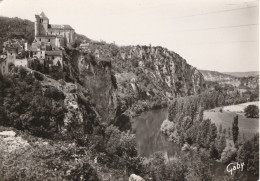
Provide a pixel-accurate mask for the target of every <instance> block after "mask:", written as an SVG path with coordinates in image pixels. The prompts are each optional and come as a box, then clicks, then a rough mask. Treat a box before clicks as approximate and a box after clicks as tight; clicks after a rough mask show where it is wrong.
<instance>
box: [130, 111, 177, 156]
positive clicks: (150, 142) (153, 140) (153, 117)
mask: <svg viewBox="0 0 260 181" xmlns="http://www.w3.org/2000/svg"><path fill="white" fill-rule="evenodd" d="M167 114H168V113H167V109H158V110H151V111H147V112H144V113H142V114H141V115H140V116H138V117H135V118H133V120H132V128H133V130H134V131H135V133H136V142H137V149H138V152H139V154H140V155H141V156H145V157H149V156H151V155H152V154H153V153H155V152H157V151H161V152H163V153H164V155H165V157H166V158H167V160H171V159H174V157H176V155H178V153H179V152H180V146H178V145H177V144H175V143H172V142H170V141H168V140H167V137H166V136H165V135H163V134H162V133H161V132H160V127H161V124H162V122H163V121H164V120H165V119H167V116H168V115H167Z"/></svg>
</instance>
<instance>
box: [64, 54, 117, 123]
mask: <svg viewBox="0 0 260 181" xmlns="http://www.w3.org/2000/svg"><path fill="white" fill-rule="evenodd" d="M65 59H66V60H65V62H66V64H65V72H66V73H67V75H66V77H67V79H72V80H73V81H74V82H75V83H76V84H77V87H78V96H79V97H80V100H81V102H82V104H83V105H84V109H82V111H83V115H84V116H85V119H86V118H89V117H90V116H91V117H92V118H93V117H95V118H94V119H97V120H102V122H103V123H109V122H110V121H112V120H113V118H114V113H115V109H116V105H117V103H116V97H115V87H114V84H113V82H112V81H113V80H112V78H111V77H112V74H111V62H110V61H98V60H97V59H95V57H94V56H93V55H92V54H91V53H84V52H80V51H78V50H67V51H66V54H65Z"/></svg>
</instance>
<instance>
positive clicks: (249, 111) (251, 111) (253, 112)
mask: <svg viewBox="0 0 260 181" xmlns="http://www.w3.org/2000/svg"><path fill="white" fill-rule="evenodd" d="M245 116H246V117H247V118H258V117H259V108H258V106H256V105H248V106H247V107H246V108H245Z"/></svg>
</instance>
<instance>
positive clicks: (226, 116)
mask: <svg viewBox="0 0 260 181" xmlns="http://www.w3.org/2000/svg"><path fill="white" fill-rule="evenodd" d="M258 103H259V102H249V103H244V104H238V105H231V106H226V107H223V108H222V109H223V112H222V113H221V112H220V109H221V108H215V109H211V110H207V111H205V112H204V118H205V119H211V121H212V122H213V123H215V124H216V126H217V127H218V128H219V125H220V124H222V127H223V129H224V128H225V129H226V130H227V131H228V129H229V128H230V129H231V128H232V122H233V119H234V117H235V116H236V114H237V115H238V126H239V133H240V135H241V136H242V135H243V134H244V135H245V137H246V138H247V139H248V138H250V137H252V136H253V135H254V134H255V133H259V119H257V118H246V117H245V116H244V112H243V110H244V108H245V107H246V106H247V105H252V104H254V105H258Z"/></svg>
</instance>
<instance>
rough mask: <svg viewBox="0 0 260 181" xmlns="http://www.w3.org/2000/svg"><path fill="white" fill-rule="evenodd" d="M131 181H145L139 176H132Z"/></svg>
mask: <svg viewBox="0 0 260 181" xmlns="http://www.w3.org/2000/svg"><path fill="white" fill-rule="evenodd" d="M129 181H144V179H143V178H142V177H140V176H138V175H135V174H131V175H130V177H129Z"/></svg>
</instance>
